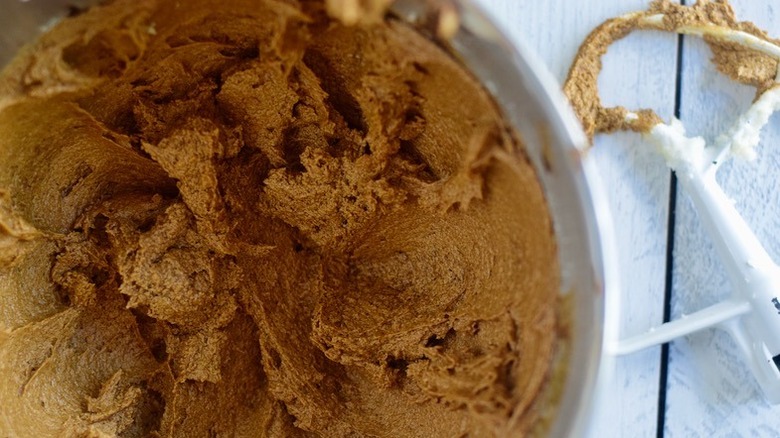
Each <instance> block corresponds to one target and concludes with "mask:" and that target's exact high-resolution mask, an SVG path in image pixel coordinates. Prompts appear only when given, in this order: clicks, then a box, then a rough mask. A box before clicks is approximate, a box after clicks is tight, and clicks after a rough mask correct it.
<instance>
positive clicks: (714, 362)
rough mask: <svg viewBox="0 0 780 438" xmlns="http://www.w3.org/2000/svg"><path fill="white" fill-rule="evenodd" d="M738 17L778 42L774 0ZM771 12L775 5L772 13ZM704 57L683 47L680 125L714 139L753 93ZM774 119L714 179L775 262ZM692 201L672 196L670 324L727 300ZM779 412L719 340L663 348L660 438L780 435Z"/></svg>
mask: <svg viewBox="0 0 780 438" xmlns="http://www.w3.org/2000/svg"><path fill="white" fill-rule="evenodd" d="M732 4H733V6H734V9H735V10H736V12H737V16H738V18H740V19H742V20H750V21H753V22H755V23H756V24H757V25H759V26H760V27H761V28H763V29H767V30H768V31H769V33H770V34H772V35H773V36H775V37H777V36H780V31H778V29H780V13H778V11H777V10H776V7H777V3H776V2H774V1H773V0H732ZM773 4H774V5H773ZM710 55H711V52H710V51H709V48H707V47H706V45H705V44H704V43H702V42H701V41H699V40H698V39H695V38H687V37H686V39H685V48H684V50H683V68H682V83H683V87H682V106H681V119H682V120H683V122H684V123H685V125H686V127H687V128H688V131H689V132H690V133H694V134H700V135H703V136H704V137H705V138H706V139H708V140H711V139H713V138H714V137H715V136H716V135H717V134H718V133H719V132H720V131H722V130H724V129H726V128H727V127H728V126H730V125H731V124H732V123H733V121H734V119H735V118H736V117H737V115H738V114H739V113H740V112H742V111H744V110H745V109H746V108H747V107H748V106H749V105H750V102H751V101H752V99H753V96H754V89H753V88H750V87H746V86H742V85H739V84H736V83H734V82H731V81H730V80H728V79H727V78H725V77H724V76H723V75H722V74H720V73H718V72H717V71H716V70H715V68H714V67H713V66H712V64H711V63H709V61H708V60H709V57H710ZM778 122H780V117H773V119H771V121H770V125H769V126H768V127H767V129H766V130H765V131H764V133H763V135H762V142H761V144H762V146H761V148H760V149H759V159H758V161H756V162H754V163H744V162H734V163H731V164H728V165H726V166H725V167H724V168H723V169H722V170H721V171H720V173H719V175H718V176H719V178H718V179H719V181H720V183H721V184H722V185H723V186H724V189H725V190H726V192H727V193H728V194H729V196H731V197H732V198H733V199H735V201H736V206H737V208H738V209H739V210H740V212H741V213H742V215H743V216H744V217H745V219H746V220H747V222H748V223H749V224H750V226H751V227H752V228H753V230H754V231H755V232H756V234H757V235H758V237H759V239H761V241H762V242H763V244H764V245H765V246H766V247H767V248H768V250H769V252H770V254H772V256H773V257H774V259H775V260H780V258H778V255H780V234H778V233H777V230H778V229H780V214H779V213H780V178H779V177H780V150H778V148H777V147H776V145H777V143H778V141H780V123H778ZM698 223H699V220H698V218H697V217H696V213H695V212H694V211H693V209H692V206H691V203H690V201H689V200H688V199H687V197H686V196H685V195H684V194H683V195H681V196H679V197H678V208H677V225H676V230H675V260H674V271H673V272H674V284H673V285H674V288H673V293H674V299H673V307H672V310H673V317H679V316H680V315H681V314H683V313H691V312H693V311H695V310H697V309H700V308H702V307H704V306H706V305H709V304H713V303H715V302H718V301H720V300H722V299H724V298H726V297H727V296H729V294H730V292H731V286H730V284H729V283H728V280H727V278H726V276H725V274H724V273H723V267H722V265H721V263H720V260H718V258H717V256H716V255H715V253H714V250H713V248H712V245H711V243H710V240H709V238H708V237H707V236H706V235H705V234H704V232H703V231H702V230H701V229H700V227H699V225H698ZM777 414H778V408H777V407H772V406H769V405H768V404H767V403H766V402H765V401H764V399H763V395H762V394H761V390H760V389H759V387H758V385H757V384H756V382H755V380H754V379H753V376H752V374H751V373H750V371H749V370H748V368H747V366H746V365H745V363H744V362H743V359H742V357H741V355H740V354H738V353H737V349H736V345H735V344H734V342H733V341H732V340H731V339H730V338H729V336H728V335H726V334H725V333H723V332H719V331H715V330H708V331H705V332H702V333H698V334H695V335H692V336H689V337H687V338H685V339H681V340H678V341H675V342H673V343H672V345H671V350H670V364H669V385H668V391H667V416H666V427H665V429H666V434H667V435H668V436H684V437H711V436H718V437H719V436H755V437H778V436H780V416H779V415H777Z"/></svg>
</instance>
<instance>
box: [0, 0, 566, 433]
mask: <svg viewBox="0 0 780 438" xmlns="http://www.w3.org/2000/svg"><path fill="white" fill-rule="evenodd" d="M559 287H560V282H559V266H558V262H557V253H556V244H555V240H554V236H553V230H552V224H551V219H550V216H549V214H548V210H547V207H546V204H545V199H544V197H543V194H542V190H541V187H540V184H539V182H538V180H537V177H536V175H535V173H534V171H533V168H532V167H531V165H530V164H529V162H528V160H527V159H526V158H525V156H524V154H523V151H522V147H521V146H520V145H519V143H518V142H517V140H516V138H515V136H514V135H513V134H512V133H511V130H510V129H508V127H507V126H506V124H505V122H504V121H503V120H502V118H501V116H500V114H499V113H498V111H497V109H496V108H495V106H494V104H493V103H492V101H491V99H490V98H489V96H488V95H487V93H486V92H485V91H484V90H483V89H482V88H481V87H480V86H479V84H478V83H477V82H476V81H475V80H474V79H473V78H472V77H471V76H469V74H468V73H467V72H465V71H464V69H463V68H461V67H460V66H459V64H457V63H456V62H455V61H453V60H452V59H451V58H450V57H449V56H448V55H447V54H446V53H445V52H444V51H443V50H442V49H441V48H440V47H439V46H437V45H436V44H435V43H433V42H432V41H430V40H428V39H426V38H424V37H422V36H421V35H420V34H418V33H417V32H415V31H414V30H412V29H411V28H409V27H407V26H406V25H404V24H402V23H399V22H397V21H395V20H393V19H390V18H388V19H384V20H380V21H379V22H372V23H361V24H357V25H354V26H345V25H344V24H342V23H340V22H338V21H335V20H333V19H331V18H329V16H328V11H327V8H326V6H325V4H324V3H323V2H321V1H306V0H300V1H295V0H220V1H215V0H187V1H163V0H115V1H112V2H109V3H108V4H106V5H103V6H97V7H94V8H91V9H89V10H88V11H85V12H83V13H81V14H79V15H77V16H74V17H70V18H68V19H66V20H64V21H62V22H61V23H59V24H58V25H56V26H55V27H54V28H53V29H52V30H51V31H50V32H48V33H46V34H45V35H43V36H42V37H41V38H40V39H39V40H38V41H36V42H34V43H32V44H31V45H30V46H28V47H27V48H25V49H24V50H22V51H21V53H20V54H19V55H18V56H17V57H16V58H15V59H14V60H13V61H12V62H11V64H9V65H8V66H7V67H6V68H5V70H3V72H2V74H0V375H2V378H1V379H0V435H2V436H36V437H46V436H72V437H104V436H118V437H141V436H160V437H163V436H165V437H168V436H175V437H206V436H218V437H229V436H236V437H250V436H272V437H283V436H284V437H295V436H323V437H340V436H386V437H406V436H409V437H411V436H426V437H434V436H442V437H456V436H502V435H505V434H508V433H510V432H511V433H524V432H526V431H528V430H530V428H532V427H534V425H535V424H537V423H538V422H539V421H540V419H541V418H542V417H543V413H544V411H545V409H546V408H545V407H544V406H543V404H540V402H539V400H540V399H543V398H544V396H543V394H544V393H545V390H546V388H548V387H549V386H551V385H550V384H549V381H550V375H551V369H552V363H553V362H554V356H555V355H556V354H557V351H558V349H559V344H560V341H559V339H560V337H561V335H560V333H559V332H560V328H559V326H560V325H561V324H560V322H559V321H560V319H561V316H560V315H559V310H558V309H559V306H558V299H559V298H558V291H559Z"/></svg>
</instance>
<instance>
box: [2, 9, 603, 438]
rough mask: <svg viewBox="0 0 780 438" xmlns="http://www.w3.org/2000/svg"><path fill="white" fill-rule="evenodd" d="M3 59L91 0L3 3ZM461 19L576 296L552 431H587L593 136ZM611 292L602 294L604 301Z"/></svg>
mask: <svg viewBox="0 0 780 438" xmlns="http://www.w3.org/2000/svg"><path fill="white" fill-rule="evenodd" d="M0 1H2V12H1V13H0V29H2V32H0V65H5V64H6V63H7V62H8V61H9V60H10V59H11V57H12V56H13V54H14V53H15V52H16V51H17V50H18V49H19V48H20V47H21V46H22V45H23V44H24V43H26V42H29V41H30V40H32V39H33V38H34V37H35V36H36V35H37V34H39V33H40V32H41V31H42V30H44V29H46V27H47V26H49V25H50V24H51V23H53V22H54V20H56V19H58V18H60V17H63V16H65V15H67V14H68V11H69V10H70V8H72V7H82V6H86V5H88V4H90V3H94V1H90V0H26V1H25V0H0ZM452 4H454V5H455V6H456V7H457V8H458V10H459V11H460V12H461V26H460V29H459V30H458V32H457V34H456V35H455V36H454V38H452V40H451V41H450V42H449V44H448V46H449V48H450V50H451V51H452V52H453V55H454V56H455V57H456V58H458V59H460V60H461V62H463V63H464V64H465V65H466V66H467V67H468V68H470V69H471V71H472V72H473V74H474V75H475V76H476V77H478V78H479V79H480V81H481V82H482V84H483V85H484V86H485V87H486V88H487V89H488V90H489V91H490V92H491V93H492V94H493V96H494V98H495V99H496V102H497V103H498V104H499V106H500V107H501V108H502V110H503V112H504V115H505V117H506V118H507V119H508V120H509V121H510V122H511V123H512V124H513V125H514V127H515V128H516V129H517V131H518V132H519V133H520V137H521V139H522V141H523V143H524V144H525V147H526V149H527V152H528V155H529V156H530V158H531V161H532V162H533V164H534V166H535V168H536V170H537V173H538V175H539V178H540V180H541V182H542V185H543V187H544V190H545V194H546V196H547V200H548V202H549V205H550V208H551V210H552V216H553V221H554V226H555V233H556V238H557V242H558V247H559V253H560V254H559V255H560V261H561V269H562V278H563V283H562V289H561V295H562V296H564V297H566V299H565V301H568V303H570V305H571V306H570V308H571V310H572V315H571V333H572V339H571V344H570V347H571V350H570V354H568V355H567V356H566V357H565V358H564V360H565V362H566V363H564V364H563V366H564V367H565V370H566V371H565V373H563V375H562V376H560V378H561V379H562V382H559V383H560V384H561V385H562V386H561V387H562V391H563V392H562V398H561V402H560V404H559V405H558V407H557V409H556V411H555V412H556V413H555V415H554V418H553V420H552V424H551V427H550V428H549V429H548V430H547V432H548V433H549V435H550V436H554V437H564V436H579V435H581V434H582V433H584V432H585V431H586V430H587V429H588V425H589V422H590V418H591V417H592V412H591V406H592V405H593V404H594V402H595V399H596V395H597V393H598V392H599V391H598V390H597V386H596V380H597V375H598V374H599V373H601V376H600V377H599V381H602V382H603V381H605V380H606V379H608V378H609V372H610V369H611V366H610V358H609V357H607V356H604V357H602V351H603V348H602V347H603V343H604V340H605V339H606V340H611V339H613V335H614V334H615V330H616V327H615V322H614V321H609V322H606V321H605V305H606V301H607V300H606V299H608V300H611V302H610V303H609V304H610V306H609V307H610V308H615V307H616V305H617V303H616V302H615V300H616V299H617V295H616V294H615V293H612V292H607V289H610V290H612V289H615V288H616V283H615V281H616V275H614V273H611V272H609V270H610V269H614V268H613V267H614V266H616V264H615V262H614V260H613V256H614V251H613V250H612V239H611V237H612V234H611V223H610V218H609V215H608V208H607V206H606V202H605V197H604V195H603V194H602V191H601V189H600V186H599V183H598V179H597V175H596V172H595V168H594V165H593V163H592V162H591V159H590V158H589V157H588V155H587V154H586V147H587V142H586V139H585V137H584V135H583V134H582V132H581V130H580V128H579V125H578V124H577V122H576V120H575V118H574V116H573V113H572V112H571V110H570V109H569V108H568V106H567V105H566V103H565V99H564V97H563V95H562V93H561V92H560V90H559V86H558V85H557V84H556V83H555V81H554V80H553V79H552V77H551V76H550V74H548V73H547V71H546V70H545V69H544V67H543V66H542V64H541V62H540V61H538V60H537V59H536V58H535V57H534V55H533V54H532V53H531V52H530V51H529V49H528V48H527V47H525V46H524V45H523V44H522V42H517V41H514V42H510V40H509V39H508V38H507V37H506V35H505V34H504V33H502V32H501V31H500V30H498V29H497V27H496V25H495V24H494V23H492V22H491V20H490V19H488V18H487V16H486V14H484V13H483V11H481V10H480V8H479V7H477V6H476V5H475V4H473V3H472V2H471V1H469V0H453V1H452ZM431 7H432V6H431V2H428V1H424V0H398V1H397V2H396V3H395V5H394V7H393V10H394V12H395V13H396V14H397V15H398V16H400V17H401V18H403V19H405V20H407V21H409V22H411V23H412V24H414V25H416V26H420V27H421V28H426V29H427V28H430V24H431V23H427V20H430V19H431V16H432V14H431V13H430V12H431V11H430V8H431ZM605 297H606V299H605Z"/></svg>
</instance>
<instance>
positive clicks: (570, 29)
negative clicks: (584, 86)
mask: <svg viewBox="0 0 780 438" xmlns="http://www.w3.org/2000/svg"><path fill="white" fill-rule="evenodd" d="M480 3H482V4H483V5H484V6H485V7H486V8H487V9H488V10H489V12H491V13H493V15H494V16H495V17H496V19H497V20H498V21H499V22H500V24H502V25H503V26H504V28H505V29H507V30H508V32H509V33H510V35H511V36H512V37H513V38H522V39H523V40H524V41H525V42H526V43H528V44H529V45H530V46H531V47H532V48H533V49H534V50H535V51H536V52H537V54H539V55H540V57H541V58H542V60H543V61H544V62H545V63H546V64H547V66H548V68H549V69H550V71H551V72H552V73H553V75H554V76H555V78H556V79H557V80H558V81H561V82H562V81H563V80H564V79H565V76H566V73H567V72H568V68H569V65H570V64H571V61H572V59H573V57H574V55H575V53H576V51H577V48H578V46H579V44H580V43H581V42H582V41H583V40H584V39H585V37H586V36H587V35H588V33H589V32H590V31H591V30H592V29H593V28H595V27H596V26H597V25H599V24H600V23H601V22H603V21H604V20H606V19H608V18H611V17H614V16H617V15H619V14H623V13H627V12H631V11H634V10H639V9H643V8H645V7H646V6H647V2H646V1H644V0H630V1H627V0H609V1H606V0H603V1H599V2H583V1H579V0H551V1H541V2H531V1H517V0H481V1H480ZM676 53H677V43H676V37H674V36H672V35H664V34H660V33H654V32H644V33H638V34H635V35H631V36H629V37H628V38H626V39H625V40H623V41H620V42H618V43H617V44H616V45H615V46H614V48H613V50H611V51H610V52H609V53H608V54H607V56H606V57H605V69H604V71H603V73H602V75H601V77H600V81H599V82H600V85H601V87H602V90H603V93H602V96H603V99H604V101H605V103H607V104H609V105H616V104H623V105H625V106H628V107H634V108H638V107H650V108H653V109H655V110H656V111H657V112H658V113H659V114H660V115H661V116H662V117H665V118H668V117H669V116H671V115H672V114H673V110H674V87H675V83H674V78H675V74H676V73H675V72H676ZM593 153H594V154H596V160H597V163H598V167H599V168H600V170H601V177H602V179H603V183H604V187H605V188H606V189H607V191H608V196H609V201H610V207H611V211H612V215H613V217H614V223H615V228H616V234H617V242H618V244H619V248H618V249H619V251H620V270H621V272H622V275H621V277H622V278H621V282H622V285H623V287H622V291H623V292H622V293H623V305H622V315H621V331H622V332H623V333H624V336H626V335H633V334H638V333H642V332H644V331H646V330H647V329H648V328H649V327H651V326H653V325H656V324H659V323H660V322H661V320H662V316H663V296H664V270H665V257H666V224H667V206H668V196H669V173H668V171H667V170H666V168H665V166H664V164H663V162H662V161H661V160H660V159H659V158H657V157H656V156H655V155H654V154H653V153H652V152H651V151H650V150H649V147H648V146H647V145H646V144H645V143H644V142H643V141H642V140H641V139H640V137H639V136H636V135H633V134H619V135H613V136H602V137H598V138H597V139H596V142H595V149H594V152H593ZM659 363H660V349H659V348H654V349H650V350H647V351H644V352H639V353H636V354H634V355H631V356H627V357H625V358H621V359H619V361H618V364H617V365H618V366H617V374H616V379H615V380H614V381H613V382H611V384H610V389H609V395H608V397H607V399H608V400H609V401H610V402H609V403H608V404H607V405H605V406H601V407H599V408H600V409H599V412H600V414H599V415H597V417H598V418H599V419H598V420H597V425H596V428H595V433H594V435H595V436H599V437H622V436H632V437H634V436H637V437H642V436H655V433H656V425H657V397H658V376H659Z"/></svg>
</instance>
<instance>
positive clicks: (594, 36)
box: [564, 0, 780, 140]
mask: <svg viewBox="0 0 780 438" xmlns="http://www.w3.org/2000/svg"><path fill="white" fill-rule="evenodd" d="M635 30H660V31H664V32H675V33H682V34H693V35H700V36H702V37H703V38H704V40H705V41H706V42H707V44H708V45H709V47H710V49H711V50H712V53H713V57H712V61H713V62H714V63H715V66H716V68H717V69H718V70H719V71H720V72H722V73H723V74H725V75H727V76H728V77H729V78H731V79H733V80H735V81H738V82H740V83H743V84H746V85H752V86H755V87H756V89H757V91H756V99H758V97H759V96H761V95H762V94H764V93H765V92H766V91H767V90H769V89H770V88H773V87H776V81H775V78H776V76H777V73H778V59H777V58H776V57H774V56H770V55H769V54H768V53H765V52H763V51H762V50H759V46H758V44H759V43H760V42H762V41H764V42H769V43H772V44H774V45H780V40H776V39H773V38H770V37H769V36H768V35H767V34H766V32H764V31H763V30H761V29H759V28H758V27H756V26H755V25H754V24H753V23H750V22H746V21H738V20H737V19H736V17H735V15H734V10H733V9H732V7H731V5H730V4H729V3H728V2H727V1H716V0H698V1H697V2H696V3H695V4H694V5H693V6H685V5H681V4H678V3H673V2H672V1H670V0H655V1H653V2H652V3H651V4H650V6H649V8H648V9H647V10H646V11H640V12H634V13H630V14H626V15H624V16H621V17H617V18H613V19H610V20H607V21H606V22H604V23H602V24H601V25H600V26H599V27H597V28H596V29H595V30H593V32H591V33H590V35H588V37H587V38H586V40H585V41H584V42H583V43H582V45H581V46H580V49H579V51H578V52H577V55H576V57H575V59H574V62H573V63H572V67H571V69H570V70H569V75H568V77H567V79H566V83H565V85H564V92H565V94H566V96H567V97H568V98H569V101H570V102H571V104H572V106H573V108H574V110H575V112H576V114H577V116H578V117H579V119H580V122H581V123H582V126H583V128H584V129H585V133H586V134H587V135H588V137H589V138H590V139H591V140H592V139H593V136H594V135H595V134H596V133H601V132H603V133H608V132H614V131H618V130H633V131H636V132H641V133H649V132H650V131H651V130H652V129H653V127H655V126H656V125H658V124H660V123H662V120H661V118H660V117H658V115H657V114H655V112H653V111H652V110H648V109H643V110H638V111H634V112H633V113H632V114H631V115H630V116H629V110H627V109H626V108H623V107H620V106H618V107H613V108H605V107H604V106H603V105H602V103H601V98H600V97H599V93H598V85H597V80H598V76H599V73H600V72H601V68H602V64H601V57H602V56H603V55H604V54H605V53H606V52H607V50H608V48H609V46H610V45H612V43H614V42H615V41H617V40H619V39H621V38H624V37H625V36H626V35H628V34H629V33H631V32H633V31H635ZM749 38H754V39H755V41H756V42H751V41H747V40H748V39H749Z"/></svg>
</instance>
